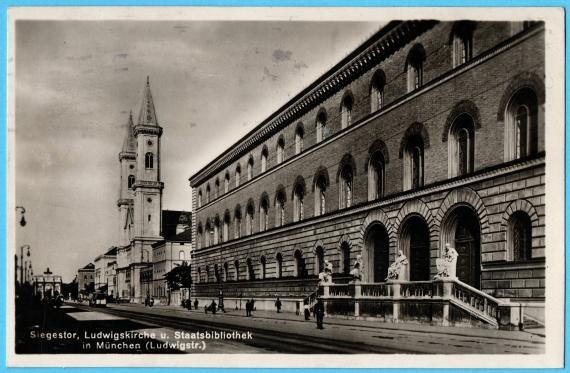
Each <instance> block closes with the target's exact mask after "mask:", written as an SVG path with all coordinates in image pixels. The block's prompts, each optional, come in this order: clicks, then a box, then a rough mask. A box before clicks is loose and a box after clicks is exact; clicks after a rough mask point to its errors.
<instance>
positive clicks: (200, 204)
mask: <svg viewBox="0 0 570 373" xmlns="http://www.w3.org/2000/svg"><path fill="white" fill-rule="evenodd" d="M200 207H202V191H201V190H199V191H198V208H200Z"/></svg>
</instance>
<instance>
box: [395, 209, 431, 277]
mask: <svg viewBox="0 0 570 373" xmlns="http://www.w3.org/2000/svg"><path fill="white" fill-rule="evenodd" d="M399 248H400V250H402V251H403V252H404V254H405V255H406V256H407V257H408V262H409V271H410V273H409V277H408V278H409V279H410V281H428V280H430V277H431V276H430V245H429V228H428V226H427V224H426V222H425V220H424V219H423V218H422V217H420V216H411V217H409V218H408V219H406V221H405V223H404V226H403V228H402V230H401V233H400V245H399Z"/></svg>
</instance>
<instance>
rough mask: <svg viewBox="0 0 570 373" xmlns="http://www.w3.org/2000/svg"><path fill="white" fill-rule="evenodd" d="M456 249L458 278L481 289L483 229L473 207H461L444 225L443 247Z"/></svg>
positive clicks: (442, 234) (442, 231)
mask: <svg viewBox="0 0 570 373" xmlns="http://www.w3.org/2000/svg"><path fill="white" fill-rule="evenodd" d="M446 243H449V244H450V245H451V246H453V247H454V248H455V250H456V251H457V253H458V254H459V256H458V257H457V277H458V278H459V280H460V281H462V282H464V283H466V284H468V285H471V286H473V287H475V288H477V289H480V288H481V227H480V224H479V219H478V217H477V215H476V213H475V211H474V210H473V208H472V207H470V206H467V205H459V206H457V207H455V208H453V209H452V210H451V212H450V213H448V216H447V218H446V219H445V221H444V224H443V225H442V230H441V247H442V248H443V247H444V246H445V244H446Z"/></svg>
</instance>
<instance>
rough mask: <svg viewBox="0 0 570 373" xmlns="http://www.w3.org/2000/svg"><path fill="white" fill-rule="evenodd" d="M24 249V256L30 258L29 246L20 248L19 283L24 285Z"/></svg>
mask: <svg viewBox="0 0 570 373" xmlns="http://www.w3.org/2000/svg"><path fill="white" fill-rule="evenodd" d="M24 249H28V252H27V254H26V256H27V257H28V258H29V257H30V245H22V246H20V283H22V284H23V283H24V266H25V264H24Z"/></svg>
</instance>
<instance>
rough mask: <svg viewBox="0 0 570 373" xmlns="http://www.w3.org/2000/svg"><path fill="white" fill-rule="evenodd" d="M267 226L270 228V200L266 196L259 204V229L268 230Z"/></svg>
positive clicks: (261, 230)
mask: <svg viewBox="0 0 570 373" xmlns="http://www.w3.org/2000/svg"><path fill="white" fill-rule="evenodd" d="M267 228H269V200H268V199H267V197H265V198H262V200H261V203H260V204H259V231H260V232H263V231H266V230H267Z"/></svg>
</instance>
